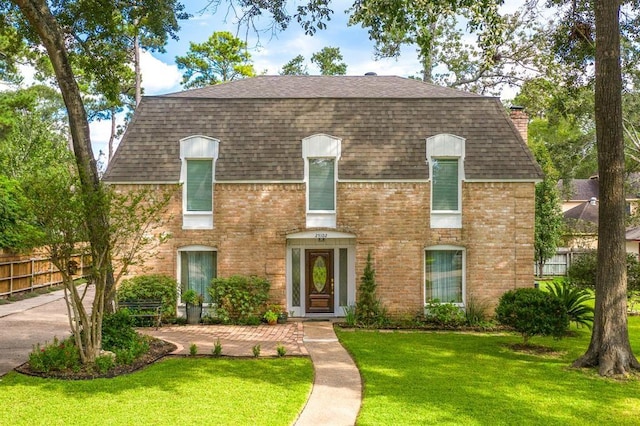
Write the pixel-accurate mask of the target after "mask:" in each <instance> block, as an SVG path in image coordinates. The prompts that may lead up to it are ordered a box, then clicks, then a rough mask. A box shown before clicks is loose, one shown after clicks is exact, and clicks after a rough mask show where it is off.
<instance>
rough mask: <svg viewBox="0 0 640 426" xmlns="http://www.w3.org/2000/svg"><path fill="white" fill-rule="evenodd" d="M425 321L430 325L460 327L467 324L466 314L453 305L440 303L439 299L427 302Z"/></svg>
mask: <svg viewBox="0 0 640 426" xmlns="http://www.w3.org/2000/svg"><path fill="white" fill-rule="evenodd" d="M424 320H425V322H427V323H430V324H436V325H441V326H447V327H459V326H461V325H463V324H464V323H465V316H464V312H463V311H462V310H461V309H460V307H458V306H457V305H454V304H453V303H440V301H439V300H438V299H433V300H430V301H429V302H427V306H426V307H425V311H424Z"/></svg>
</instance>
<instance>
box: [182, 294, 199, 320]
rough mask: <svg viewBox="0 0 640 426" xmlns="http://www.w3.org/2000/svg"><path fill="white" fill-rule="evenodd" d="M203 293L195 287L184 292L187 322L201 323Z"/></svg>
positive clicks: (183, 299) (183, 298)
mask: <svg viewBox="0 0 640 426" xmlns="http://www.w3.org/2000/svg"><path fill="white" fill-rule="evenodd" d="M203 300H204V298H203V296H202V294H200V293H198V292H197V291H195V290H194V289H191V288H190V289H189V290H187V291H185V292H184V293H182V301H183V302H184V303H185V304H186V311H187V324H200V318H201V317H202V302H203Z"/></svg>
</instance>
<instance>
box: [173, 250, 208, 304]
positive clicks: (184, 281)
mask: <svg viewBox="0 0 640 426" xmlns="http://www.w3.org/2000/svg"><path fill="white" fill-rule="evenodd" d="M179 256H180V285H181V288H182V290H183V291H185V290H189V289H193V290H195V291H196V292H197V293H199V294H202V295H203V296H204V302H205V303H210V302H211V296H210V295H209V285H210V284H211V280H212V279H213V278H215V277H216V275H217V253H216V252H215V251H213V250H200V249H194V250H181V251H180V252H179Z"/></svg>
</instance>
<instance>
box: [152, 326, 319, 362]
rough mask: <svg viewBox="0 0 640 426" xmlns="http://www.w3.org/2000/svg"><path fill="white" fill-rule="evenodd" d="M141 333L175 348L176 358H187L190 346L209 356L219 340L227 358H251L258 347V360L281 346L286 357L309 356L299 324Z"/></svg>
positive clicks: (178, 328)
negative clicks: (193, 345)
mask: <svg viewBox="0 0 640 426" xmlns="http://www.w3.org/2000/svg"><path fill="white" fill-rule="evenodd" d="M140 331H141V332H143V333H145V334H148V335H151V336H154V337H157V338H159V339H162V340H166V341H169V342H171V343H174V344H176V345H177V346H178V349H177V350H176V351H175V352H174V353H176V354H188V353H189V348H190V346H191V344H193V343H195V344H196V345H197V346H198V353H199V354H211V350H212V349H213V347H214V345H215V343H216V341H217V339H220V344H221V345H222V355H226V356H253V347H254V346H256V345H260V356H276V355H277V350H276V348H277V347H278V346H280V345H282V346H284V347H285V348H286V350H287V355H305V356H306V355H308V352H307V350H306V348H305V346H304V343H303V337H304V331H303V326H302V322H298V321H289V322H287V323H286V324H276V325H266V324H263V325H258V326H232V325H184V326H163V327H160V328H159V329H158V330H154V329H152V328H141V329H140Z"/></svg>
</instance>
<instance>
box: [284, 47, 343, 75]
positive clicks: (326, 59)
mask: <svg viewBox="0 0 640 426" xmlns="http://www.w3.org/2000/svg"><path fill="white" fill-rule="evenodd" d="M295 59H297V58H294V60H295ZM342 59H343V58H342V54H341V53H340V48H339V47H323V48H322V49H321V50H320V51H319V52H316V53H314V54H313V55H312V56H311V62H313V63H314V64H316V66H317V67H318V68H319V69H320V74H321V75H345V74H346V73H347V64H346V63H344V62H341V61H342Z"/></svg>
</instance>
